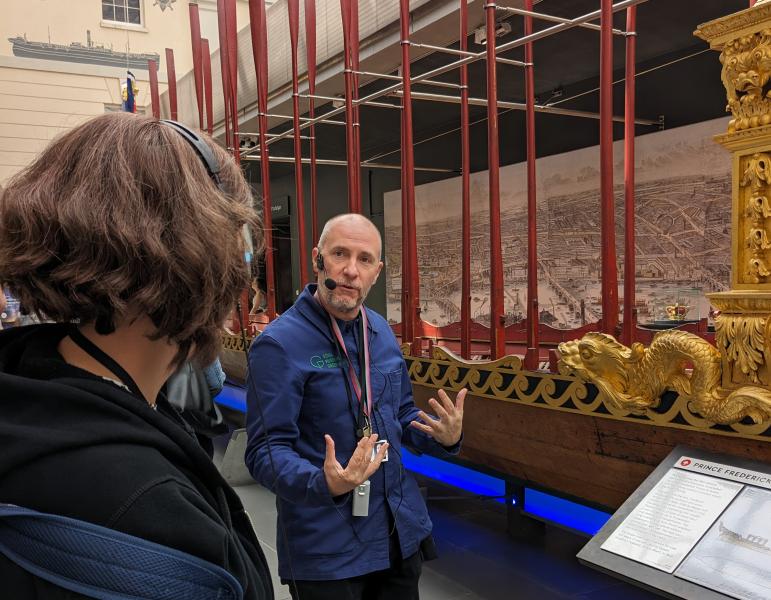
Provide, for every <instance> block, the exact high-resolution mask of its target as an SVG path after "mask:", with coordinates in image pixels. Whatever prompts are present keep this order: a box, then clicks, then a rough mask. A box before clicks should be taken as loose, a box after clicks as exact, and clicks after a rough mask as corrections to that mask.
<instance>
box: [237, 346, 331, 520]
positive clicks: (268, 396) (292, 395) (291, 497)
mask: <svg viewBox="0 0 771 600" xmlns="http://www.w3.org/2000/svg"><path fill="white" fill-rule="evenodd" d="M248 379H249V381H247V388H246V389H247V392H246V403H247V411H246V430H247V435H248V442H247V445H246V456H245V461H246V466H247V468H248V469H249V472H250V473H251V474H252V477H254V479H255V480H257V481H258V482H259V483H260V484H262V485H263V486H265V487H266V488H268V489H269V490H271V491H273V492H274V493H275V494H277V495H278V496H279V497H281V498H283V499H285V500H288V501H289V502H293V503H295V504H306V505H317V506H320V505H326V504H332V502H333V501H332V497H331V496H330V494H329V488H327V482H326V479H325V477H324V471H323V470H322V469H320V468H319V467H317V466H315V465H313V464H312V463H311V462H310V461H309V460H307V459H306V458H303V457H302V456H300V455H299V454H298V453H297V450H296V444H297V441H298V439H299V437H300V430H299V428H298V426H297V422H298V418H299V415H300V409H301V408H302V402H303V388H304V383H305V382H304V381H303V377H302V375H301V374H300V373H299V372H298V370H297V368H296V367H295V366H294V365H293V364H292V362H291V359H290V358H289V356H288V355H287V352H286V351H285V350H284V348H283V346H282V345H281V344H280V343H279V342H278V341H277V340H275V339H274V338H272V337H271V336H270V335H266V334H264V333H263V334H260V335H259V336H258V337H257V339H256V340H255V341H254V343H253V344H252V347H251V349H250V350H249V374H248ZM266 431H267V433H266Z"/></svg>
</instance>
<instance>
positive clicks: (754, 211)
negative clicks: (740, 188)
mask: <svg viewBox="0 0 771 600" xmlns="http://www.w3.org/2000/svg"><path fill="white" fill-rule="evenodd" d="M747 216H748V217H749V218H751V219H752V220H753V221H762V220H763V219H767V218H768V217H771V204H769V202H768V198H767V197H766V196H760V195H755V196H752V197H751V198H750V199H749V201H748V202H747Z"/></svg>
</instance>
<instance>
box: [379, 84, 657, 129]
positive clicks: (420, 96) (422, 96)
mask: <svg viewBox="0 0 771 600" xmlns="http://www.w3.org/2000/svg"><path fill="white" fill-rule="evenodd" d="M392 95H393V96H397V97H400V96H401V95H402V92H401V91H396V92H393V93H392ZM412 99H413V100H429V101H433V102H445V103H447V104H460V98H459V97H458V96H446V95H443V94H427V93H425V92H412ZM468 103H469V104H472V105H474V106H487V100H486V99H484V98H469V99H468ZM498 108H511V109H514V110H525V109H526V108H527V105H526V104H524V103H523V102H506V101H505V100H498ZM535 111H536V112H541V113H550V114H553V115H565V116H568V117H583V118H585V119H599V118H600V113H595V112H590V111H586V110H573V109H570V108H560V107H558V106H542V105H539V104H536V105H535ZM613 120H614V121H616V122H617V123H623V122H624V117H613ZM634 122H635V124H636V125H655V126H656V127H660V126H661V121H659V120H658V119H657V120H655V121H654V120H652V119H635V121H634Z"/></svg>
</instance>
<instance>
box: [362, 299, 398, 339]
mask: <svg viewBox="0 0 771 600" xmlns="http://www.w3.org/2000/svg"><path fill="white" fill-rule="evenodd" d="M367 320H368V321H369V324H370V326H371V327H372V330H373V331H375V332H376V333H377V334H378V336H379V338H381V341H389V342H393V343H394V344H396V345H397V346H398V343H397V341H396V336H395V335H394V332H393V329H391V326H390V325H389V324H388V321H386V319H385V317H384V316H383V315H381V314H380V313H378V312H376V311H374V310H372V309H371V308H367Z"/></svg>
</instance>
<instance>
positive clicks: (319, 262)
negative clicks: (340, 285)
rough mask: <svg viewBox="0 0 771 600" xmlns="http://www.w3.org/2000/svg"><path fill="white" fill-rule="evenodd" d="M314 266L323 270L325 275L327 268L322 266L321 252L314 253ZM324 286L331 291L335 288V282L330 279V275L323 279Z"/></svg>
mask: <svg viewBox="0 0 771 600" xmlns="http://www.w3.org/2000/svg"><path fill="white" fill-rule="evenodd" d="M316 268H317V269H318V270H319V271H323V272H324V274H325V275H326V274H327V269H326V267H325V266H324V257H323V256H321V252H319V253H318V254H317V255H316ZM324 287H325V288H327V289H328V290H329V291H332V290H333V289H335V288H336V287H337V282H336V281H335V280H334V279H332V278H331V277H327V278H326V279H325V280H324Z"/></svg>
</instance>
